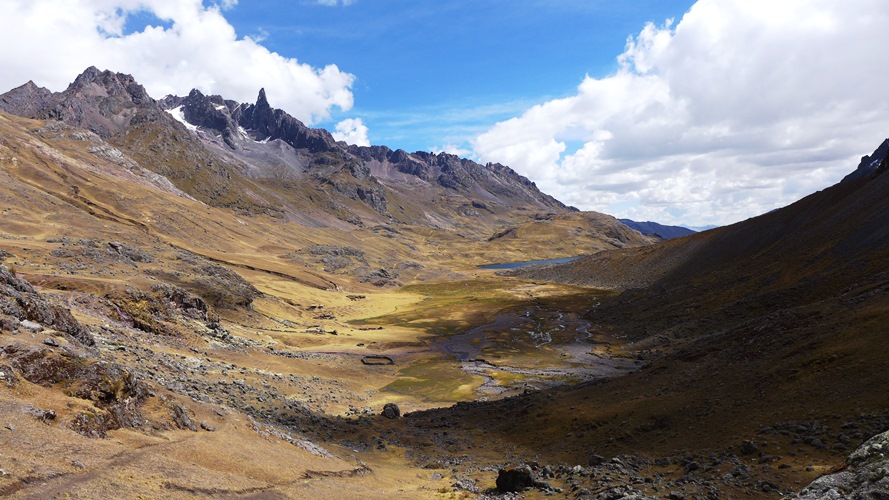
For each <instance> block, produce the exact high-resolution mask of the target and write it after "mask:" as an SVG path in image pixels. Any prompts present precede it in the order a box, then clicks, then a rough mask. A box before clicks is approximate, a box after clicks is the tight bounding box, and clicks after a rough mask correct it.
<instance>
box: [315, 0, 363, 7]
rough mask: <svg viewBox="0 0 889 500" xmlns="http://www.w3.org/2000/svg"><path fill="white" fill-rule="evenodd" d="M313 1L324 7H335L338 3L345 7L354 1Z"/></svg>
mask: <svg viewBox="0 0 889 500" xmlns="http://www.w3.org/2000/svg"><path fill="white" fill-rule="evenodd" d="M315 3H317V4H318V5H324V6H325V7H337V6H339V5H342V6H343V7H347V6H349V5H352V4H353V3H355V0H315Z"/></svg>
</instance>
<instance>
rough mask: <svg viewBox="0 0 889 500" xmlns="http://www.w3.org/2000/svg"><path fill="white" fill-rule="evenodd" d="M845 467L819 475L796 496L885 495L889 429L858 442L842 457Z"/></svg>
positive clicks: (816, 499) (854, 498)
mask: <svg viewBox="0 0 889 500" xmlns="http://www.w3.org/2000/svg"><path fill="white" fill-rule="evenodd" d="M846 463H847V468H846V469H845V470H842V471H840V472H837V473H835V474H829V475H826V476H821V477H819V478H818V479H816V480H815V481H812V483H811V484H809V485H808V486H806V487H805V488H804V489H803V490H802V491H801V492H800V493H799V494H798V495H797V496H796V497H794V498H799V499H805V500H823V499H837V500H839V499H851V500H858V499H861V500H864V499H881V498H882V499H885V498H889V431H886V432H884V433H882V434H878V435H876V436H874V437H872V438H870V439H869V440H867V442H865V443H864V444H863V445H861V446H859V447H858V449H856V450H855V451H854V452H852V454H851V455H849V458H848V460H847V461H846Z"/></svg>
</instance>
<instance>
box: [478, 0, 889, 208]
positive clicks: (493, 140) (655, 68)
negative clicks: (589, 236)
mask: <svg viewBox="0 0 889 500" xmlns="http://www.w3.org/2000/svg"><path fill="white" fill-rule="evenodd" d="M887 25H889V9H887V8H886V6H885V2H884V1H882V0H851V1H846V2H835V1H833V0H781V1H780V2H775V1H772V0H700V1H699V2H698V3H697V4H695V5H694V6H693V7H692V8H691V9H690V11H689V12H688V13H687V14H686V15H685V16H684V17H683V18H682V19H681V20H680V21H679V22H678V23H673V22H672V21H668V22H666V23H665V24H663V25H662V26H660V27H658V26H655V25H653V24H649V25H647V26H645V27H644V28H643V29H642V31H641V32H640V33H639V34H638V35H637V36H635V37H630V38H629V39H628V41H627V47H626V50H625V52H624V53H623V54H621V55H620V56H619V57H618V62H619V66H620V69H619V70H618V71H617V72H616V73H615V74H613V75H610V76H607V77H604V78H592V77H589V76H587V77H586V78H584V79H583V82H582V83H581V84H580V85H579V86H578V88H577V93H576V95H574V96H571V97H568V98H564V99H556V100H552V101H549V102H545V103H543V104H540V105H537V106H534V107H532V108H530V109H528V110H527V111H526V112H525V113H524V114H522V115H521V116H519V117H516V118H512V119H510V120H506V121H503V122H500V123H498V124H496V125H495V126H494V127H492V128H491V129H489V130H488V131H487V132H485V133H483V134H481V135H479V136H478V137H476V138H475V139H474V141H473V149H474V150H475V152H476V154H477V155H478V156H479V157H480V158H481V159H482V160H483V161H499V162H501V163H504V164H508V165H510V166H512V167H514V168H515V169H516V170H518V171H519V172H521V173H522V174H524V175H526V176H528V177H529V178H531V179H533V180H535V181H537V184H538V186H540V188H541V189H542V190H544V191H545V192H548V193H550V194H552V195H554V196H556V198H559V199H560V200H562V201H564V202H566V203H568V204H572V205H575V206H578V207H580V208H584V209H592V210H599V211H604V212H609V213H614V214H616V215H620V216H629V217H631V218H635V219H642V220H657V221H661V222H667V223H680V222H684V223H694V224H709V223H728V222H733V221H737V220H739V219H743V218H746V217H750V216H753V215H757V214H759V213H762V212H765V211H768V210H771V209H773V208H776V207H778V206H783V205H786V204H788V203H790V202H792V201H794V200H796V199H798V198H800V197H802V196H804V195H806V194H809V193H811V192H813V191H815V190H818V189H822V188H824V187H826V186H828V185H830V184H832V183H834V182H836V181H837V180H839V179H840V178H841V177H842V176H843V175H844V174H846V173H848V172H849V171H851V170H852V169H854V167H855V166H856V165H857V162H858V158H859V157H860V156H861V155H863V154H869V153H870V152H871V151H873V149H874V148H876V146H877V145H879V143H880V142H881V141H882V139H884V138H885V137H887V136H889V94H887V93H886V91H885V89H886V88H887V86H889V66H887V65H885V64H882V63H881V62H880V61H881V60H882V57H881V56H882V54H881V53H882V51H883V49H884V48H885V47H887V46H889V30H886V29H885V27H886V26H887ZM578 145H579V146H580V147H577V146H578Z"/></svg>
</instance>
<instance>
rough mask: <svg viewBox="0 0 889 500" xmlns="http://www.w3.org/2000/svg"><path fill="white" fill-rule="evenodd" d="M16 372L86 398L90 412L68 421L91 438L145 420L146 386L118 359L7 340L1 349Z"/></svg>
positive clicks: (42, 383) (136, 424)
mask: <svg viewBox="0 0 889 500" xmlns="http://www.w3.org/2000/svg"><path fill="white" fill-rule="evenodd" d="M0 355H2V357H3V358H4V359H5V360H6V361H7V362H8V363H9V366H10V367H11V368H12V369H13V370H14V371H15V374H16V375H17V376H20V377H21V378H23V379H25V380H27V381H28V382H31V383H33V384H38V385H42V386H45V387H50V386H58V385H60V386H62V387H64V389H65V393H66V394H67V395H69V396H72V397H75V398H79V399H84V400H88V401H90V402H92V403H93V405H95V409H93V410H92V411H83V412H80V413H78V414H77V415H75V417H74V418H73V419H72V421H71V422H70V424H69V427H70V428H71V429H73V430H74V431H76V432H78V433H80V434H83V435H85V436H87V437H96V438H99V437H105V435H106V432H107V431H109V430H113V429H120V428H122V427H139V426H141V425H142V424H143V423H144V419H143V417H142V415H141V412H140V410H139V406H140V405H141V403H142V401H143V400H144V399H145V398H146V397H147V394H148V390H147V389H146V388H145V386H143V385H142V384H141V383H140V382H138V381H137V380H136V379H135V377H133V375H132V373H130V372H129V371H127V370H126V369H124V368H122V367H121V366H120V365H118V364H116V363H109V362H106V361H100V360H96V359H95V358H94V357H93V355H92V354H91V353H89V352H87V351H84V350H82V349H78V348H76V347H65V348H62V349H58V348H54V347H44V346H39V347H38V346H29V345H26V344H23V343H13V344H9V345H7V346H5V347H3V348H2V350H0Z"/></svg>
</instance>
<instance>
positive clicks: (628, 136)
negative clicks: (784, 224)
mask: <svg viewBox="0 0 889 500" xmlns="http://www.w3.org/2000/svg"><path fill="white" fill-rule="evenodd" d="M886 26H889V2H886V0H844V1H843V2H837V1H836V0H780V1H775V0H696V1H691V0H686V1H679V0H672V1H670V0H662V1H655V0H610V1H601V0H585V1H583V0H476V1H456V0H436V1H432V0H410V1H409V0H287V1H284V0H279V1H272V0H79V1H78V2H71V1H70V0H3V1H2V2H0V44H2V45H3V46H5V47H15V50H4V51H0V67H2V68H3V71H2V72H0V89H11V88H13V87H15V86H18V85H21V84H22V83H24V82H26V81H28V80H33V81H34V82H35V83H37V84H38V85H41V86H45V87H47V88H49V89H50V90H53V91H61V90H64V88H65V87H66V86H67V85H68V84H69V83H70V82H71V81H72V80H74V78H75V77H76V76H77V75H78V74H79V73H81V72H82V71H83V70H84V69H85V68H86V67H88V66H96V67H99V68H101V69H110V70H113V71H119V72H123V73H129V74H132V75H133V76H134V77H135V78H136V80H137V81H139V82H140V83H142V84H143V85H144V86H145V87H146V89H147V90H148V92H149V93H150V94H151V95H152V96H154V97H157V98H160V97H163V96H165V95H167V94H171V93H172V94H178V95H185V94H187V93H188V92H189V91H190V90H191V89H192V88H198V89H200V90H201V91H202V92H204V93H207V94H220V95H223V96H225V97H226V98H229V99H234V100H237V101H240V102H253V101H255V99H256V95H257V92H258V90H259V88H260V87H264V88H265V89H266V92H267V94H268V98H269V101H270V103H271V104H272V105H273V106H275V107H280V108H282V109H284V110H285V111H287V112H289V113H290V114H292V115H294V116H296V117H297V118H299V119H301V120H303V121H304V122H306V123H308V124H310V125H313V126H323V127H325V128H327V129H329V130H331V132H332V133H333V134H334V137H336V138H337V139H339V140H344V141H346V142H350V143H353V144H369V143H373V144H384V145H387V146H389V147H392V148H402V149H406V150H408V151H415V150H427V151H428V150H435V151H437V150H444V151H448V152H453V153H457V154H460V155H461V156H464V157H469V158H472V159H474V160H476V161H479V162H481V163H485V162H499V163H502V164H504V165H508V166H510V167H512V168H513V169H515V170H516V171H517V172H519V173H520V174H522V175H524V176H526V177H528V178H529V179H531V180H532V181H534V182H535V183H537V185H538V187H539V188H540V189H541V190H543V191H544V192H546V193H548V194H551V195H553V196H555V197H556V198H558V199H559V200H561V201H562V202H564V203H567V204H569V205H573V206H576V207H578V208H580V209H583V210H594V211H599V212H605V213H609V214H612V215H615V216H618V217H626V218H631V219H634V220H640V221H644V220H652V221H657V222H662V223H668V224H686V225H693V226H701V225H708V224H728V223H732V222H736V221H739V220H743V219H745V218H748V217H752V216H755V215H758V214H762V213H765V212H767V211H769V210H773V209H775V208H778V207H781V206H785V205H787V204H789V203H792V202H793V201H796V200H798V199H800V198H802V197H803V196H806V195H808V194H810V193H812V192H814V191H816V190H819V189H824V188H825V187H828V186H830V185H832V184H834V183H836V182H837V181H839V180H840V179H841V178H842V177H843V176H844V175H845V174H846V173H848V172H850V171H851V170H853V169H854V168H855V167H856V165H857V164H858V161H859V159H860V158H861V156H862V155H865V154H869V153H871V152H872V151H873V150H874V149H875V148H876V147H877V146H878V145H879V144H880V143H881V142H882V141H883V139H885V138H886V137H889V93H887V92H886V89H887V88H889V65H886V64H880V63H879V61H882V60H883V59H884V54H883V52H884V50H885V47H889V30H887V29H886V28H885V27H886Z"/></svg>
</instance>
